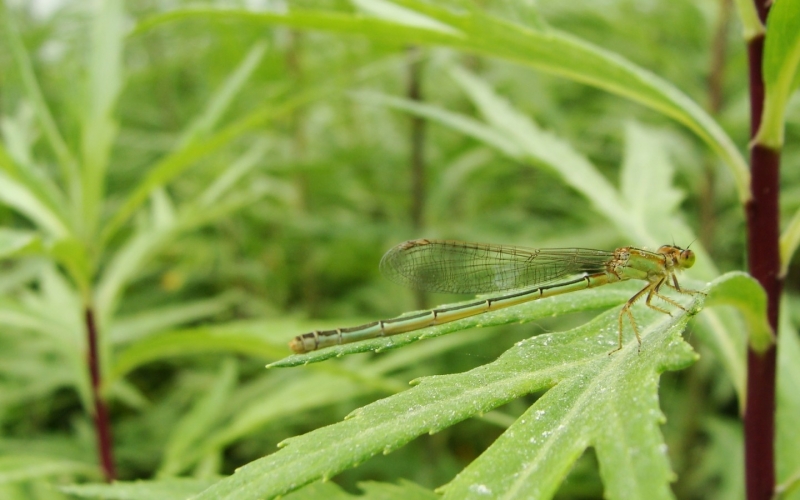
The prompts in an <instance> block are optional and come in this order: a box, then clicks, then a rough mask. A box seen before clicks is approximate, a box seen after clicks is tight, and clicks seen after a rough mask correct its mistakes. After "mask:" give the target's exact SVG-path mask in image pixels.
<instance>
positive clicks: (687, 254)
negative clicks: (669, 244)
mask: <svg viewBox="0 0 800 500" xmlns="http://www.w3.org/2000/svg"><path fill="white" fill-rule="evenodd" d="M694 261H695V256H694V252H692V251H691V250H681V264H682V267H684V268H687V269H688V268H690V267H692V266H693V265H694Z"/></svg>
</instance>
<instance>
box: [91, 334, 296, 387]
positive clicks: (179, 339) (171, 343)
mask: <svg viewBox="0 0 800 500" xmlns="http://www.w3.org/2000/svg"><path fill="white" fill-rule="evenodd" d="M240 329H241V327H237V326H236V325H226V326H224V327H216V328H210V327H209V328H193V329H186V330H178V331H174V332H169V333H163V334H160V335H154V336H151V337H147V338H146V339H144V340H141V341H139V342H136V343H135V344H133V345H131V346H130V347H127V348H125V349H123V350H122V351H121V352H120V353H119V355H118V356H116V357H115V360H114V363H113V368H112V370H111V373H109V376H108V379H107V380H106V384H107V385H108V386H110V385H112V384H113V383H114V382H115V381H116V380H117V379H119V378H121V377H123V376H125V374H126V373H128V372H130V371H131V370H135V369H136V368H137V367H139V366H142V365H144V364H147V363H152V362H153V361H157V360H161V359H168V358H174V357H176V356H191V355H195V354H201V353H216V354H219V353H221V352H230V353H239V354H244V355H248V356H254V357H257V358H261V359H274V358H277V357H279V356H280V355H281V354H283V352H284V351H283V349H282V348H280V347H278V346H276V345H275V344H274V343H272V342H269V341H267V340H264V339H263V338H261V337H259V336H257V335H255V334H252V333H247V332H246V331H241V330H240Z"/></svg>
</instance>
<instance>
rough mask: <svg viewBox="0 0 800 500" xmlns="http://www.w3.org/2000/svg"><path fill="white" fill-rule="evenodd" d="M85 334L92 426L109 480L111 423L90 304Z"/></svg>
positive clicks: (111, 477) (112, 472)
mask: <svg viewBox="0 0 800 500" xmlns="http://www.w3.org/2000/svg"><path fill="white" fill-rule="evenodd" d="M85 318H86V334H87V336H88V344H89V359H88V360H87V361H88V362H89V373H90V374H91V377H92V399H93V400H94V426H95V432H97V454H98V455H99V456H100V465H101V466H102V468H103V476H104V477H105V478H106V481H108V482H111V481H113V480H114V479H115V478H116V477H117V472H116V470H115V468H114V455H113V451H112V448H111V423H110V422H109V420H108V410H107V408H106V403H105V401H104V400H103V396H102V395H101V394H100V385H101V376H100V356H99V354H98V349H97V323H96V322H95V320H94V312H93V311H92V308H91V306H87V307H86V314H85Z"/></svg>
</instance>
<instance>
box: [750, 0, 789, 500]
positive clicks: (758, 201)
mask: <svg viewBox="0 0 800 500" xmlns="http://www.w3.org/2000/svg"><path fill="white" fill-rule="evenodd" d="M755 4H756V8H757V9H758V13H759V16H760V17H761V21H762V22H764V21H765V20H766V17H767V11H768V1H767V0H755ZM763 51H764V35H763V34H761V35H757V36H756V37H754V38H752V39H750V40H748V62H749V68H750V70H749V74H750V112H751V118H750V131H751V132H750V133H751V137H754V136H755V134H756V133H757V132H758V128H759V126H760V125H761V114H762V110H763V105H764V81H763V78H762V69H761V68H762V60H763ZM779 166H780V152H779V151H774V150H771V149H768V148H766V147H764V146H761V145H758V144H754V145H751V148H750V169H751V173H752V182H751V188H750V189H751V194H752V197H751V198H750V201H749V202H748V203H747V205H746V206H745V208H746V211H747V229H748V242H747V243H748V245H747V246H748V265H749V268H750V273H751V274H752V275H753V277H754V278H755V279H756V280H758V282H759V283H761V285H762V286H763V287H764V289H765V290H766V292H767V320H768V321H769V324H770V326H771V327H772V330H773V332H777V330H778V305H779V303H780V295H781V289H782V288H783V282H782V280H781V278H780V247H779V226H778V214H779V211H778V192H779V191H778V190H779V177H780V176H779ZM776 359H777V345H776V344H772V345H771V346H770V347H769V348H768V349H767V350H766V351H765V352H757V351H755V350H754V348H753V347H752V345H750V346H748V352H747V402H746V405H745V412H744V441H745V446H744V447H745V450H744V451H745V475H746V488H747V498H748V500H768V499H770V498H772V495H773V491H774V488H775V365H776Z"/></svg>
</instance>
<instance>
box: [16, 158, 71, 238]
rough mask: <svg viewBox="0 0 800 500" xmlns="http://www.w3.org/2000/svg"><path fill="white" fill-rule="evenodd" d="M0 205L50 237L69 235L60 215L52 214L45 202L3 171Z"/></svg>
mask: <svg viewBox="0 0 800 500" xmlns="http://www.w3.org/2000/svg"><path fill="white" fill-rule="evenodd" d="M0 203H3V204H5V205H8V206H9V207H11V208H13V209H15V210H17V211H19V213H21V214H22V215H24V216H25V217H27V218H28V219H30V220H31V221H32V222H34V223H35V224H36V225H37V226H39V228H40V229H41V230H42V231H43V232H46V233H48V234H49V235H51V236H54V237H56V238H63V237H65V236H67V235H69V230H68V229H67V224H66V223H65V221H64V219H63V218H62V214H59V213H57V212H54V211H53V210H52V208H51V207H50V206H49V205H48V204H47V202H46V200H43V199H41V198H39V197H38V196H37V195H36V193H34V192H33V191H32V190H30V189H28V187H27V186H25V185H24V184H22V183H21V182H19V181H18V180H17V179H14V178H13V177H11V176H10V175H8V174H7V173H6V172H5V171H3V170H0Z"/></svg>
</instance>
